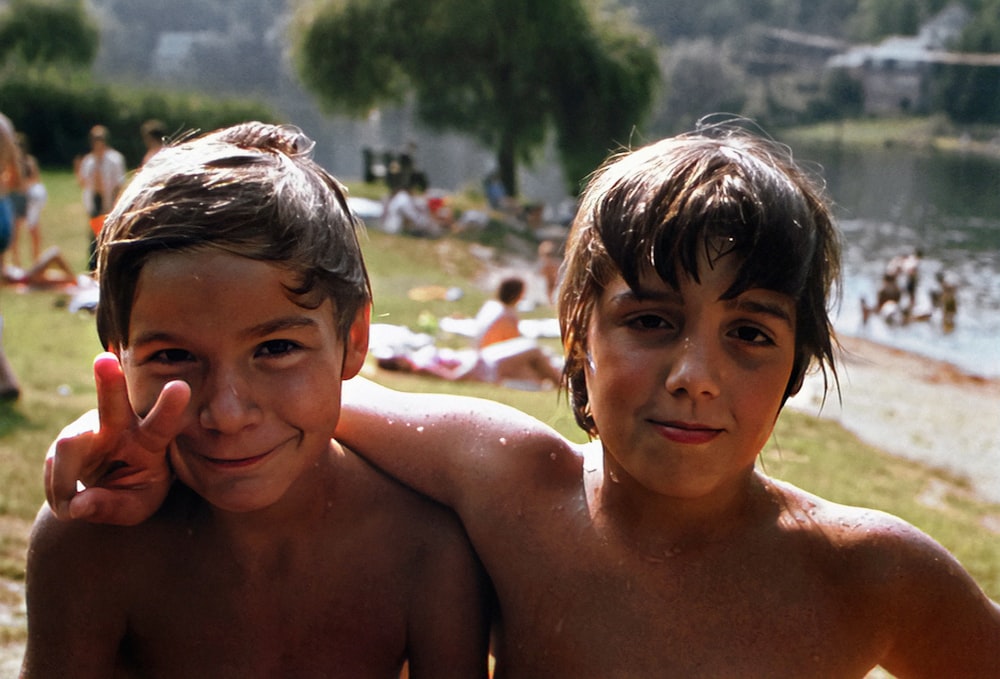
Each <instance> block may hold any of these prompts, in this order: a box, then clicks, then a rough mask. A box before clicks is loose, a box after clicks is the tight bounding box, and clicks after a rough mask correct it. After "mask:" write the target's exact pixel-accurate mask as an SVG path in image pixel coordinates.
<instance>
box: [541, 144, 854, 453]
mask: <svg viewBox="0 0 1000 679" xmlns="http://www.w3.org/2000/svg"><path fill="white" fill-rule="evenodd" d="M727 254H735V255H736V256H738V257H739V258H740V260H741V263H740V266H739V269H738V271H737V274H736V279H735V281H734V282H733V284H732V286H731V287H730V288H729V290H728V291H727V292H726V297H727V298H732V297H736V296H737V295H739V294H741V293H742V292H744V291H746V290H748V289H750V288H756V287H759V288H765V289H768V290H774V291H777V292H781V293H784V294H787V295H789V296H790V297H792V299H794V300H795V303H796V328H795V344H796V348H795V361H794V367H793V369H792V374H791V376H790V378H789V381H788V385H787V387H786V391H785V398H788V396H790V395H792V394H794V393H795V392H796V391H798V389H799V388H800V387H801V385H802V379H803V378H804V376H805V373H806V371H807V369H808V368H809V367H810V364H811V363H812V361H813V360H814V359H815V360H816V361H817V362H818V364H819V366H820V369H821V370H822V371H823V376H824V381H826V380H827V369H829V371H830V374H832V375H833V378H834V380H836V368H835V366H834V355H833V352H834V348H833V345H834V337H833V329H832V326H831V322H830V318H829V315H828V303H829V302H830V301H831V297H832V293H833V292H834V289H835V287H836V285H837V284H838V282H839V276H840V241H839V235H838V233H837V231H836V228H835V226H834V223H833V217H832V215H831V211H830V208H829V205H828V204H827V202H826V201H825V199H824V196H823V191H822V189H821V188H820V184H819V183H817V182H816V181H814V180H813V179H812V178H811V177H810V176H808V175H807V174H806V173H805V171H804V170H803V169H801V168H800V167H799V166H797V165H796V164H795V163H794V162H793V161H792V158H791V155H790V153H789V151H788V150H787V149H786V148H784V147H781V146H779V145H777V144H775V143H773V142H771V141H769V140H765V139H762V138H760V137H757V136H755V135H753V134H751V133H749V132H747V131H745V130H744V129H742V128H739V127H736V126H730V125H725V126H715V127H713V128H711V129H708V130H705V131H700V132H696V133H690V134H685V135H680V136H677V137H672V138H669V139H665V140H663V141H660V142H658V143H655V144H651V145H649V146H646V147H644V148H640V149H638V150H635V151H632V152H628V153H624V154H621V155H617V156H614V157H612V158H610V159H609V160H608V161H607V162H606V163H605V164H604V165H603V166H602V167H601V168H600V169H599V170H598V171H597V172H596V173H595V174H594V176H593V177H592V178H591V180H590V182H589V184H588V186H587V188H586V190H585V191H584V193H583V196H582V197H581V202H580V207H579V210H578V212H577V217H576V219H575V220H574V222H573V226H572V228H571V231H570V235H569V240H568V242H567V247H566V258H565V265H564V266H565V272H564V278H563V282H562V285H561V287H560V294H559V321H560V327H561V331H562V341H563V348H564V350H565V354H566V364H565V368H564V371H563V386H564V387H565V388H566V389H567V391H568V392H569V397H570V400H571V404H572V407H573V411H574V415H575V416H576V421H577V423H578V424H579V425H580V426H581V427H582V428H583V429H584V430H585V431H587V432H588V433H589V434H591V435H592V436H593V435H597V431H596V427H595V424H594V421H593V418H592V417H591V415H590V408H589V398H588V395H587V386H586V372H585V369H586V360H587V359H586V357H587V353H588V347H587V330H588V328H589V326H590V320H591V315H592V313H593V308H594V305H595V303H596V301H597V299H598V298H599V297H600V295H601V293H602V292H603V290H604V288H605V287H606V286H607V285H608V284H609V283H611V282H612V281H613V280H614V279H615V278H616V277H617V276H621V278H622V279H623V280H624V281H625V283H626V284H627V285H628V286H629V287H630V288H632V289H633V290H637V289H638V286H639V279H640V277H641V276H642V275H643V274H644V273H647V272H650V271H653V272H655V273H656V274H657V275H658V276H659V277H660V278H661V279H662V280H663V281H664V282H665V283H667V284H668V285H670V286H672V287H674V288H676V287H678V283H679V279H680V278H681V277H683V276H690V277H691V278H692V280H694V281H698V280H699V272H698V262H699V261H700V259H701V258H703V257H706V256H707V261H708V262H710V263H711V262H712V261H714V260H716V259H718V258H719V257H721V256H723V255H727ZM827 386H829V384H828V383H827Z"/></svg>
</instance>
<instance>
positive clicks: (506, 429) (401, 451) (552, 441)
mask: <svg viewBox="0 0 1000 679" xmlns="http://www.w3.org/2000/svg"><path fill="white" fill-rule="evenodd" d="M335 435H336V437H337V439H338V440H340V441H342V442H344V443H346V444H347V445H348V446H350V447H351V448H352V449H353V450H354V451H355V452H357V453H358V454H359V455H361V456H362V457H364V458H366V459H368V460H369V461H370V462H372V463H373V464H375V465H376V466H377V467H379V468H381V469H382V470H383V471H385V472H386V473H388V474H389V475H390V476H393V477H395V478H396V479H398V480H399V481H401V482H403V483H405V484H406V485H408V486H410V487H412V488H415V489H416V490H418V491H420V492H422V493H424V494H425V495H428V496H430V497H432V498H434V499H435V500H437V501H438V502H442V503H444V504H446V505H448V506H450V507H454V508H456V509H460V507H461V505H462V500H463V499H467V498H469V497H472V498H477V497H480V498H481V497H482V496H483V494H484V493H496V492H499V493H503V492H509V491H512V490H513V491H515V492H518V493H523V492H529V490H530V488H531V487H532V486H535V485H536V484H538V483H542V482H546V479H548V481H552V480H553V479H565V480H575V481H576V482H579V479H580V465H581V464H582V462H581V460H582V457H581V455H580V452H579V450H578V449H577V448H576V446H575V445H574V444H572V443H571V442H569V441H568V440H566V439H565V438H564V437H562V436H561V435H560V434H559V433H558V432H556V431H555V430H554V429H552V428H551V427H549V426H547V425H546V424H544V423H542V422H540V421H539V420H537V419H535V418H534V417H531V416H530V415H528V414H526V413H524V412H522V411H520V410H518V409H516V408H513V407H510V406H507V405H504V404H501V403H497V402H494V401H490V400H487V399H479V398H472V397H466V396H455V395H451V394H416V393H405V392H400V391H395V390H392V389H388V388H386V387H383V386H380V385H378V384H376V383H374V382H372V381H370V380H366V379H364V378H361V377H355V378H354V379H351V380H349V381H347V382H345V383H344V401H343V408H342V410H341V417H340V421H339V423H338V425H337V431H336V433H335ZM546 475H548V477H546ZM459 513H460V514H461V511H459Z"/></svg>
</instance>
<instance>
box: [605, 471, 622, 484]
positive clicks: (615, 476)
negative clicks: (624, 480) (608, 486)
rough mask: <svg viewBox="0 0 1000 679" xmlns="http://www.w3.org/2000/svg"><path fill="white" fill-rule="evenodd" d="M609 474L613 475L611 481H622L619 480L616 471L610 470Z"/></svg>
mask: <svg viewBox="0 0 1000 679" xmlns="http://www.w3.org/2000/svg"><path fill="white" fill-rule="evenodd" d="M608 476H610V477H611V483H620V481H618V475H617V474H615V473H614V472H608Z"/></svg>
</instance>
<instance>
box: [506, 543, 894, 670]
mask: <svg viewBox="0 0 1000 679" xmlns="http://www.w3.org/2000/svg"><path fill="white" fill-rule="evenodd" d="M525 539H526V542H522V545H521V549H520V552H519V554H520V558H516V557H515V558H514V559H512V560H508V561H507V562H506V563H504V562H501V561H494V560H491V559H487V561H486V566H487V569H488V570H490V572H491V575H492V576H493V578H494V582H495V585H496V587H497V591H498V596H499V600H500V602H501V607H502V609H503V610H502V619H503V621H504V622H503V624H504V633H503V638H504V642H503V644H502V646H501V647H500V648H498V649H497V651H498V662H499V665H500V666H501V667H506V669H507V670H508V671H510V675H509V676H512V677H518V676H538V675H547V674H548V675H551V676H556V675H559V676H575V677H595V678H596V677H616V676H623V677H624V676H628V677H632V676H684V677H700V676H704V677H719V676H740V677H754V676H761V677H779V676H787V677H793V676H794V677H797V676H812V677H824V676H830V677H838V678H845V677H852V676H857V677H863V676H865V674H866V672H867V670H868V669H870V667H871V666H872V665H873V664H874V663H876V662H877V659H878V656H879V654H880V652H881V649H882V645H883V643H884V640H883V639H881V638H879V635H878V633H877V628H878V625H877V621H874V620H865V619H864V618H865V616H864V615H860V613H861V612H863V611H864V610H865V609H866V606H865V604H864V603H863V602H858V601H855V600H852V596H851V595H850V594H849V593H848V592H846V591H845V590H843V589H840V588H838V587H837V586H836V585H834V584H833V583H831V581H830V580H829V579H827V578H825V577H822V576H820V575H818V574H816V573H815V572H813V571H811V570H810V569H809V568H808V565H807V564H805V563H803V560H802V559H801V557H799V556H797V555H782V554H776V555H774V556H773V557H772V558H765V559H759V558H757V556H758V555H756V554H754V555H750V556H748V557H747V558H746V559H745V560H741V559H739V558H733V556H732V555H727V554H721V555H720V554H712V555H709V556H706V557H704V558H702V559H699V558H697V557H695V556H689V555H685V554H678V555H675V556H651V555H646V554H640V553H638V552H635V551H631V550H627V549H623V548H621V547H620V546H614V545H609V544H608V543H607V542H606V541H604V540H602V539H601V537H600V536H599V535H597V534H595V533H594V532H593V531H590V530H585V529H580V530H578V531H577V530H566V525H563V527H562V531H561V532H558V531H552V532H551V533H548V534H545V533H544V532H542V533H539V532H533V533H532V534H531V536H530V537H527V538H525ZM845 649H849V650H847V651H845Z"/></svg>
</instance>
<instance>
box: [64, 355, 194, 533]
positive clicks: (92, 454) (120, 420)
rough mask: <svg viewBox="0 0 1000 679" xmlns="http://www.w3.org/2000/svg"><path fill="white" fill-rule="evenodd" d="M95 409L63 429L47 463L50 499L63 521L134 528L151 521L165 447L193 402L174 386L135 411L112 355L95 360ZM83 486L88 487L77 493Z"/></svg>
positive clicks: (164, 476) (165, 477)
mask: <svg viewBox="0 0 1000 679" xmlns="http://www.w3.org/2000/svg"><path fill="white" fill-rule="evenodd" d="M94 377H95V379H96V381H97V411H91V412H90V413H87V414H86V415H84V416H83V417H81V418H80V419H78V420H77V421H76V422H74V423H73V424H71V425H69V426H68V427H66V429H64V430H63V431H62V433H61V434H60V435H59V438H58V439H57V440H56V441H55V443H53V444H52V446H51V447H50V448H49V452H48V454H47V455H46V459H45V496H46V498H47V499H48V502H49V506H50V507H51V508H52V512H53V513H54V514H55V516H57V517H58V518H60V519H81V518H82V519H86V520H88V521H92V522H95V523H112V524H118V525H134V524H137V523H141V522H142V521H145V520H146V519H147V518H149V517H150V516H152V514H153V512H155V511H156V509H157V508H158V507H159V506H160V504H161V503H162V502H163V499H164V498H165V497H166V495H167V491H168V490H169V489H170V484H171V483H172V480H173V479H172V473H171V471H170V467H169V463H168V461H167V448H168V446H169V444H170V442H171V441H172V440H173V438H174V436H175V435H176V434H177V427H178V426H179V424H180V420H181V418H180V416H181V414H182V413H183V412H184V409H185V408H186V407H187V404H188V401H189V400H190V398H191V389H190V387H188V385H187V384H185V383H184V382H169V383H168V384H166V385H165V386H164V387H163V391H162V392H161V393H160V396H159V398H158V399H157V401H156V404H155V405H154V406H153V408H152V410H150V412H149V413H148V414H147V415H146V416H145V417H139V416H137V415H136V414H135V412H134V411H133V410H132V404H131V403H130V402H129V399H128V391H127V389H126V387H125V377H124V375H123V374H122V370H121V365H120V364H119V362H118V358H117V357H116V356H115V355H114V354H109V353H103V354H100V355H99V356H98V357H97V359H95V361H94ZM78 482H79V483H80V484H82V485H83V486H84V487H85V488H84V489H83V490H80V491H78Z"/></svg>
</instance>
